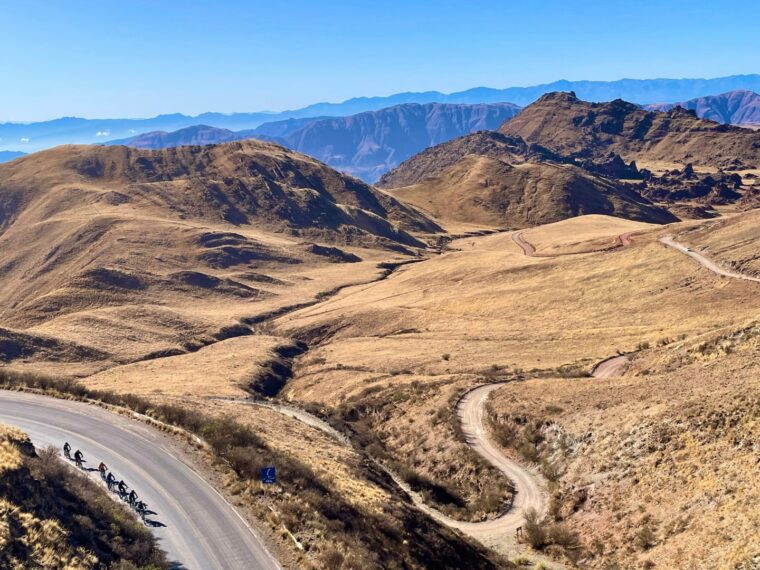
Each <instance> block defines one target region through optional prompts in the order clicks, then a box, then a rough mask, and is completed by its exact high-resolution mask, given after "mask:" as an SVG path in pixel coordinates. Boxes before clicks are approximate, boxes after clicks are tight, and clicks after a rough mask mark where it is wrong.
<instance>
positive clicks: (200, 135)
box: [106, 125, 257, 150]
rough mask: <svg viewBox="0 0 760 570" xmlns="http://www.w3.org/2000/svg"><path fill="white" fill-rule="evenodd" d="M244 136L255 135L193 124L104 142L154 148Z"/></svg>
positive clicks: (229, 140)
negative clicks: (245, 134)
mask: <svg viewBox="0 0 760 570" xmlns="http://www.w3.org/2000/svg"><path fill="white" fill-rule="evenodd" d="M244 138H257V137H241V136H240V135H239V134H238V133H236V132H235V131H231V130H229V129H222V128H219V127H210V126H208V125H193V126H191V127H185V128H183V129H179V130H177V131H172V132H166V131H150V132H147V133H141V134H139V135H136V136H134V137H130V138H127V139H120V140H114V141H109V142H108V143H106V144H107V145H108V146H115V145H124V146H129V147H132V148H142V149H153V150H155V149H160V148H170V147H175V146H188V145H206V144H219V143H225V142H231V141H237V140H241V139H244Z"/></svg>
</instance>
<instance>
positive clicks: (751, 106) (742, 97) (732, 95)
mask: <svg viewBox="0 0 760 570" xmlns="http://www.w3.org/2000/svg"><path fill="white" fill-rule="evenodd" d="M674 107H683V108H684V109H690V110H692V111H694V112H696V113H697V116H698V117H699V118H701V119H710V120H711V121H716V122H718V123H725V124H730V125H748V126H755V125H760V95H758V94H757V93H754V92H752V91H744V90H738V91H729V92H728V93H722V94H721V95H710V96H707V97H699V98H697V99H691V100H689V101H683V102H681V103H655V104H652V105H645V106H644V108H645V109H647V110H649V111H669V110H670V109H673V108H674Z"/></svg>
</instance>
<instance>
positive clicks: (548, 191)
mask: <svg viewBox="0 0 760 570" xmlns="http://www.w3.org/2000/svg"><path fill="white" fill-rule="evenodd" d="M394 194H395V195H396V196H398V197H399V198H401V199H402V200H404V201H406V202H409V203H410V204H414V205H416V206H418V207H420V208H422V209H424V210H426V211H428V212H430V213H432V214H433V215H435V216H436V217H437V218H439V219H441V220H443V221H452V222H464V223H470V224H483V225H489V226H499V227H511V228H522V227H530V226H536V225H540V224H547V223H551V222H557V221H559V220H563V219H566V218H571V217H574V216H581V215H584V214H607V215H614V216H618V217H621V218H626V219H629V220H637V221H646V222H655V223H667V222H672V221H675V220H676V218H675V216H673V215H672V214H670V213H669V212H668V211H667V210H663V209H662V208H659V207H657V206H654V205H652V204H650V203H648V202H647V201H646V200H644V199H643V198H642V197H641V196H640V195H638V194H637V193H636V192H634V191H632V190H628V189H625V188H622V187H618V186H616V185H615V184H613V183H611V182H610V181H607V180H605V179H603V178H601V177H598V176H594V175H592V174H590V173H588V172H585V171H583V170H582V169H580V168H578V167H575V166H571V165H566V164H556V163H552V162H524V163H520V164H516V165H512V164H509V163H508V162H504V161H502V160H500V159H498V158H491V157H488V156H477V155H467V156H465V157H464V158H462V159H461V160H459V161H458V162H457V163H455V164H454V165H453V166H451V167H449V168H447V169H445V170H444V171H443V172H441V173H440V174H438V175H437V176H431V177H429V178H426V179H424V180H423V181H422V182H420V183H418V184H415V185H412V186H406V187H403V188H399V189H397V190H395V191H394Z"/></svg>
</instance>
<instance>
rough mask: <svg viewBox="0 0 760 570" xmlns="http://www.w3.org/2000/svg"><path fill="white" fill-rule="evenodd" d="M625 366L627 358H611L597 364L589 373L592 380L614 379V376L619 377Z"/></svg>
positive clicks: (622, 356) (623, 356)
mask: <svg viewBox="0 0 760 570" xmlns="http://www.w3.org/2000/svg"><path fill="white" fill-rule="evenodd" d="M627 365H628V357H627V356H625V355H621V356H613V357H612V358H608V359H606V360H602V361H601V362H600V363H599V364H597V365H596V366H594V369H593V370H592V371H591V376H593V377H594V378H614V377H615V376H621V375H622V374H623V370H625V367H626V366H627Z"/></svg>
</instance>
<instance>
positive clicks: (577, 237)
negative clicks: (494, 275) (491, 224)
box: [522, 214, 658, 255]
mask: <svg viewBox="0 0 760 570" xmlns="http://www.w3.org/2000/svg"><path fill="white" fill-rule="evenodd" d="M657 227H658V226H656V225H655V224H647V223H643V222H634V221H632V220H624V219H623V218H613V217H611V216H600V215H596V214H592V215H589V216H580V217H578V218H571V219H569V220H563V221H561V222H557V223H554V224H546V225H543V226H536V227H535V228H530V229H528V230H525V231H524V232H523V233H522V235H523V237H524V238H525V239H526V240H527V241H528V243H530V244H531V245H532V246H533V247H534V248H535V249H536V253H537V254H539V255H562V254H567V253H586V252H590V251H596V250H602V249H606V248H610V247H614V246H616V245H620V240H619V239H618V237H619V236H620V235H622V234H631V233H632V234H635V233H637V232H642V233H644V232H646V231H648V230H654V229H656V228H657Z"/></svg>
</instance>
